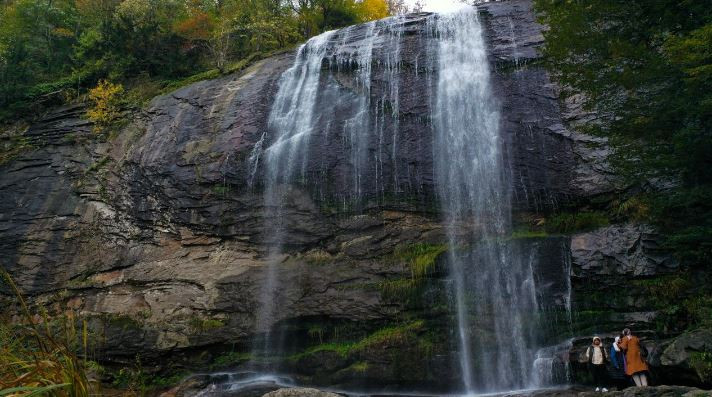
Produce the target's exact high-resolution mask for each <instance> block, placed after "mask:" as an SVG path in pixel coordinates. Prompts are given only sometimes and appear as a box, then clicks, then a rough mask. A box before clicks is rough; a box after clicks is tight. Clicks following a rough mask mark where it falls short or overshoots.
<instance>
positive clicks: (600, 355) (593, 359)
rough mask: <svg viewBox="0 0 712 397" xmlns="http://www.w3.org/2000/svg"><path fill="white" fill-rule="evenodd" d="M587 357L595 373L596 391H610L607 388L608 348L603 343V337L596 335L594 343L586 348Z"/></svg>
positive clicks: (592, 372)
mask: <svg viewBox="0 0 712 397" xmlns="http://www.w3.org/2000/svg"><path fill="white" fill-rule="evenodd" d="M586 359H587V360H588V365H589V367H590V369H591V375H593V383H594V385H595V386H596V391H599V390H600V391H603V392H604V393H605V392H607V391H608V389H606V360H607V359H608V356H607V354H606V349H605V348H604V347H603V343H601V338H599V337H597V336H594V337H593V343H592V344H591V346H589V347H588V349H587V350H586Z"/></svg>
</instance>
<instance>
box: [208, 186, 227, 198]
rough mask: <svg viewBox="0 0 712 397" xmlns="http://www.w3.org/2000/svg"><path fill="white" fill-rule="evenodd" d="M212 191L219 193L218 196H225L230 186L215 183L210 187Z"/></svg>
mask: <svg viewBox="0 0 712 397" xmlns="http://www.w3.org/2000/svg"><path fill="white" fill-rule="evenodd" d="M212 191H213V193H215V194H217V195H219V196H225V195H227V194H228V193H230V186H229V185H215V186H213V188H212Z"/></svg>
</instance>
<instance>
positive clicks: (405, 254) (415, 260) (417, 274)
mask: <svg viewBox="0 0 712 397" xmlns="http://www.w3.org/2000/svg"><path fill="white" fill-rule="evenodd" d="M446 250H447V245H445V244H429V243H415V244H411V245H406V246H402V247H398V248H397V249H396V250H395V252H394V253H393V256H394V258H395V259H396V260H400V261H403V262H406V263H408V265H409V266H410V273H411V277H412V278H413V279H414V280H420V279H422V278H425V277H427V276H428V275H429V274H430V273H431V272H432V271H433V270H434V268H435V260H436V259H437V258H438V257H439V256H440V254H442V253H443V252H445V251H446Z"/></svg>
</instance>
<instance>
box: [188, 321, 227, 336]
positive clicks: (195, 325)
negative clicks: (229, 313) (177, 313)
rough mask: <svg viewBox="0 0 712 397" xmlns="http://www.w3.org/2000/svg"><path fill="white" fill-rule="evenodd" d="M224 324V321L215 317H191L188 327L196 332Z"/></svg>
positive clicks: (220, 326)
mask: <svg viewBox="0 0 712 397" xmlns="http://www.w3.org/2000/svg"><path fill="white" fill-rule="evenodd" d="M224 326H225V322H223V321H222V320H220V319H216V318H200V317H193V318H191V320H190V328H191V329H192V330H193V331H194V332H197V333H204V332H207V331H210V330H214V329H218V328H222V327H224Z"/></svg>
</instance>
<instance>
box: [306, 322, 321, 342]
mask: <svg viewBox="0 0 712 397" xmlns="http://www.w3.org/2000/svg"><path fill="white" fill-rule="evenodd" d="M324 332H325V329H324V326H322V325H319V324H316V325H312V326H310V327H309V329H308V330H307V335H309V337H310V338H312V339H318V340H319V343H323V342H324Z"/></svg>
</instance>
